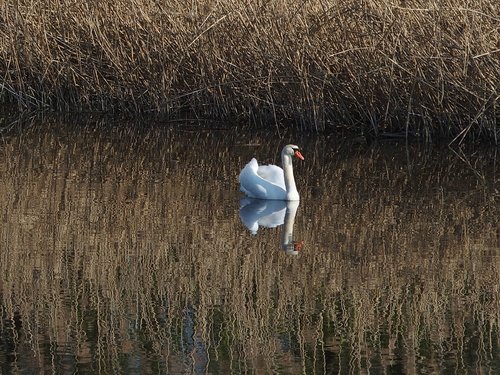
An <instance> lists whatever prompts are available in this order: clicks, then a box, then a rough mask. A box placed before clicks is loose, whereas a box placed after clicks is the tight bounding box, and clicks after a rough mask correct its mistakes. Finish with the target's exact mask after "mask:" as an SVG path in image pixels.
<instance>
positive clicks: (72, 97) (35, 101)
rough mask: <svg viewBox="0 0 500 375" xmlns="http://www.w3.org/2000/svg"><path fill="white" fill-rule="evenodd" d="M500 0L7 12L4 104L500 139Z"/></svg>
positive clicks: (1, 51)
mask: <svg viewBox="0 0 500 375" xmlns="http://www.w3.org/2000/svg"><path fill="white" fill-rule="evenodd" d="M499 8H500V7H499V5H498V1H497V0H485V1H481V2H477V3H469V2H467V1H463V0H443V1H424V2H422V1H418V0H410V1H406V2H399V1H387V0H385V1H374V0H366V1H354V0H337V1H325V0H311V1H300V2H290V1H284V0H275V1H245V0H231V1H226V2H221V1H215V0H214V1H210V0H204V1H203V0H199V1H192V2H190V3H189V4H188V3H186V2H184V1H175V0H174V1H168V2H154V1H148V0H132V1H128V0H127V1H125V0H117V1H116V0H103V1H99V2H93V3H88V2H78V1H72V0H45V1H41V2H37V3H36V4H35V3H33V2H32V1H28V0H20V1H15V2H3V3H2V5H0V36H1V37H0V77H1V81H0V82H1V92H2V96H1V98H2V101H3V102H7V103H13V104H16V105H17V106H19V107H20V108H52V109H57V110H64V111H74V110H103V111H120V112H121V111H126V112H153V113H163V114H178V113H179V112H184V111H189V112H190V113H194V114H197V115H198V116H210V117H216V118H224V119H232V120H233V121H234V120H235V119H236V121H251V122H253V123H258V124H267V125H268V126H275V125H276V123H278V124H286V123H296V124H299V125H300V126H301V127H302V128H305V129H315V130H323V129H335V128H337V127H346V128H349V129H354V130H355V131H357V132H361V131H366V132H370V133H373V134H380V133H384V132H394V131H398V132H404V133H406V134H420V135H422V136H430V135H445V136H457V135H460V136H464V135H466V134H467V133H470V134H479V135H482V136H484V137H486V138H488V137H493V138H494V139H496V138H495V137H497V135H498V120H499V115H498V104H497V102H498V97H499V95H500V93H499V82H500V57H499V56H500V36H499V35H500V30H499V26H498V25H499V24H500V9H499Z"/></svg>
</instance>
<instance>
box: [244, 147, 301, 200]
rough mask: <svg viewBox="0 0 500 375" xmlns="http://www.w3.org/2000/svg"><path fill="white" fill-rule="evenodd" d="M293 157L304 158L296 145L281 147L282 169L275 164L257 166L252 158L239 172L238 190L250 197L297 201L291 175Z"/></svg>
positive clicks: (296, 193)
mask: <svg viewBox="0 0 500 375" xmlns="http://www.w3.org/2000/svg"><path fill="white" fill-rule="evenodd" d="M293 157H297V158H299V159H301V160H304V157H303V156H302V154H301V153H300V149H299V147H298V146H296V145H286V146H285V147H283V150H282V151H281V164H282V165H283V169H282V168H280V167H278V166H276V165H260V166H259V164H258V163H257V160H256V159H255V158H253V159H252V160H250V161H249V162H248V164H247V165H245V167H244V168H243V169H242V170H241V172H240V190H241V191H242V192H243V193H245V194H246V195H247V196H249V197H251V198H259V199H275V200H285V201H298V200H299V199H300V197H299V192H298V191H297V187H296V186H295V178H294V177H293V165H292V158H293Z"/></svg>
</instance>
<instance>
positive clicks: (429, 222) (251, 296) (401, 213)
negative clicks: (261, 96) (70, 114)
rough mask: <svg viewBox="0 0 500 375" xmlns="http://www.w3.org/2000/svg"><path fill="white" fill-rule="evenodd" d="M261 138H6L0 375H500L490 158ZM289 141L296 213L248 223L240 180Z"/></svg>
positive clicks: (43, 127) (60, 130) (83, 131)
mask: <svg viewBox="0 0 500 375" xmlns="http://www.w3.org/2000/svg"><path fill="white" fill-rule="evenodd" d="M270 138H271V137H269V135H268V134H263V135H259V134H253V133H247V132H245V131H240V132H236V131H229V130H224V131H219V132H217V131H213V132H208V131H201V130H199V129H189V128H184V129H180V130H175V129H173V128H169V127H165V126H150V127H148V128H144V127H142V128H141V127H138V126H132V125H130V126H129V125H123V124H122V125H121V126H120V127H115V126H111V125H107V124H95V125H92V124H89V125H86V126H79V127H77V128H72V127H70V126H68V124H60V123H56V122H54V123H52V122H45V123H42V124H32V126H31V127H29V128H27V129H25V130H24V131H23V132H22V134H19V135H17V134H11V135H8V136H5V137H4V140H3V143H2V145H1V146H0V191H1V194H0V204H1V205H2V207H3V208H4V210H3V215H2V229H1V231H0V257H1V259H0V261H1V262H0V275H1V276H0V277H1V279H0V293H1V295H0V308H1V312H2V322H1V326H0V364H1V368H2V373H9V372H32V373H35V372H57V373H73V372H76V371H78V372H80V373H137V372H140V373H247V372H250V373H253V372H255V373H271V372H278V373H302V372H304V373H331V372H335V373H336V372H341V373H344V372H350V371H352V372H358V371H362V372H386V371H394V372H407V373H417V372H445V371H450V372H460V373H466V372H470V371H478V372H479V371H481V372H491V373H497V372H499V367H498V366H499V365H498V364H499V363H500V354H499V353H500V351H499V335H498V324H499V315H500V313H499V311H500V308H499V307H500V303H499V301H500V299H499V281H500V271H499V270H500V267H499V257H498V255H499V254H498V251H499V246H498V234H499V228H498V207H497V204H496V203H497V202H496V201H495V188H496V185H495V184H496V179H497V178H498V172H497V165H496V164H495V163H496V159H495V157H496V156H495V154H494V152H495V150H488V151H487V152H485V153H475V154H474V155H472V156H467V157H464V156H463V155H457V154H455V153H453V152H451V151H450V150H438V149H433V148H429V149H427V148H425V147H423V146H419V145H416V146H409V147H408V148H406V147H395V146H394V145H393V144H391V145H389V146H387V147H386V146H384V145H375V146H365V145H358V146H353V145H351V144H342V142H340V141H337V142H334V141H332V140H331V139H325V138H303V139H300V140H296V139H286V140H284V141H283V142H282V143H281V144H275V143H274V141H270ZM291 141H294V142H295V143H300V145H301V146H302V149H303V150H304V156H305V157H306V161H305V162H304V163H301V164H300V165H299V166H297V168H296V169H297V170H296V178H297V185H298V188H299V191H300V192H301V201H300V206H298V207H287V206H286V204H282V206H279V207H278V206H276V207H271V206H267V207H268V208H269V213H275V214H276V216H278V219H276V220H275V221H272V220H269V221H267V222H266V221H265V220H264V221H259V219H262V217H258V216H259V215H256V212H257V213H258V212H259V210H261V209H262V207H261V206H259V204H262V202H248V203H249V205H250V206H248V205H244V204H242V203H241V204H240V200H241V199H242V196H241V193H240V192H239V186H238V174H239V171H240V169H241V168H242V166H244V165H245V163H246V162H247V161H248V160H249V159H250V158H251V157H252V156H259V161H260V160H262V162H264V163H271V162H272V163H275V162H276V161H277V160H278V158H279V151H280V150H281V147H282V144H285V143H289V142H291ZM247 142H251V143H252V144H258V146H250V145H249V144H248V143H247ZM252 204H253V205H254V206H253V211H252V212H251V213H253V215H254V217H253V219H252V220H254V223H255V222H256V223H257V224H258V225H260V226H261V227H260V228H259V229H258V231H257V229H256V227H255V225H253V226H250V228H254V229H252V230H253V231H254V232H256V234H255V235H252V234H251V233H250V231H249V230H248V229H247V227H246V226H245V225H246V224H247V222H245V220H240V215H242V212H243V213H244V209H245V207H247V210H249V209H250V208H252V206H251V205H252ZM240 205H241V207H240ZM259 207H260V208H259ZM243 216H244V215H242V218H243ZM246 219H248V222H250V219H251V218H250V217H249V216H247V217H246ZM255 220H256V221H255ZM273 220H274V219H273ZM272 223H274V224H273V225H271V224H272ZM244 224H245V225H244ZM264 224H268V225H264ZM266 226H267V227H266ZM272 226H275V227H274V228H272ZM292 236H293V238H299V239H300V241H296V240H294V239H293V238H292ZM302 241H303V247H302ZM292 248H293V250H292ZM300 248H302V250H300V251H298V249H300ZM283 249H284V250H286V251H283ZM287 252H288V253H289V252H293V253H294V256H289V254H287Z"/></svg>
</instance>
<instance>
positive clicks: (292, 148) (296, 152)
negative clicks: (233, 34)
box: [281, 145, 304, 160]
mask: <svg viewBox="0 0 500 375" xmlns="http://www.w3.org/2000/svg"><path fill="white" fill-rule="evenodd" d="M281 153H282V155H288V156H295V157H296V158H299V159H300V160H304V157H303V156H302V154H301V153H300V148H299V146H296V145H286V146H285V147H284V148H283V151H282V152H281Z"/></svg>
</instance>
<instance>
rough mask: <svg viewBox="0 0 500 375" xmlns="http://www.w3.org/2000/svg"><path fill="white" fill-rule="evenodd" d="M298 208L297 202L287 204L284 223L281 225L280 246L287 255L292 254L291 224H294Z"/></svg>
mask: <svg viewBox="0 0 500 375" xmlns="http://www.w3.org/2000/svg"><path fill="white" fill-rule="evenodd" d="M298 207H299V202H298V201H295V202H287V204H286V214H285V223H284V225H283V233H282V238H281V245H282V246H283V250H285V251H286V252H287V253H291V252H294V248H293V224H294V223H295V215H296V213H297V208H298Z"/></svg>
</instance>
